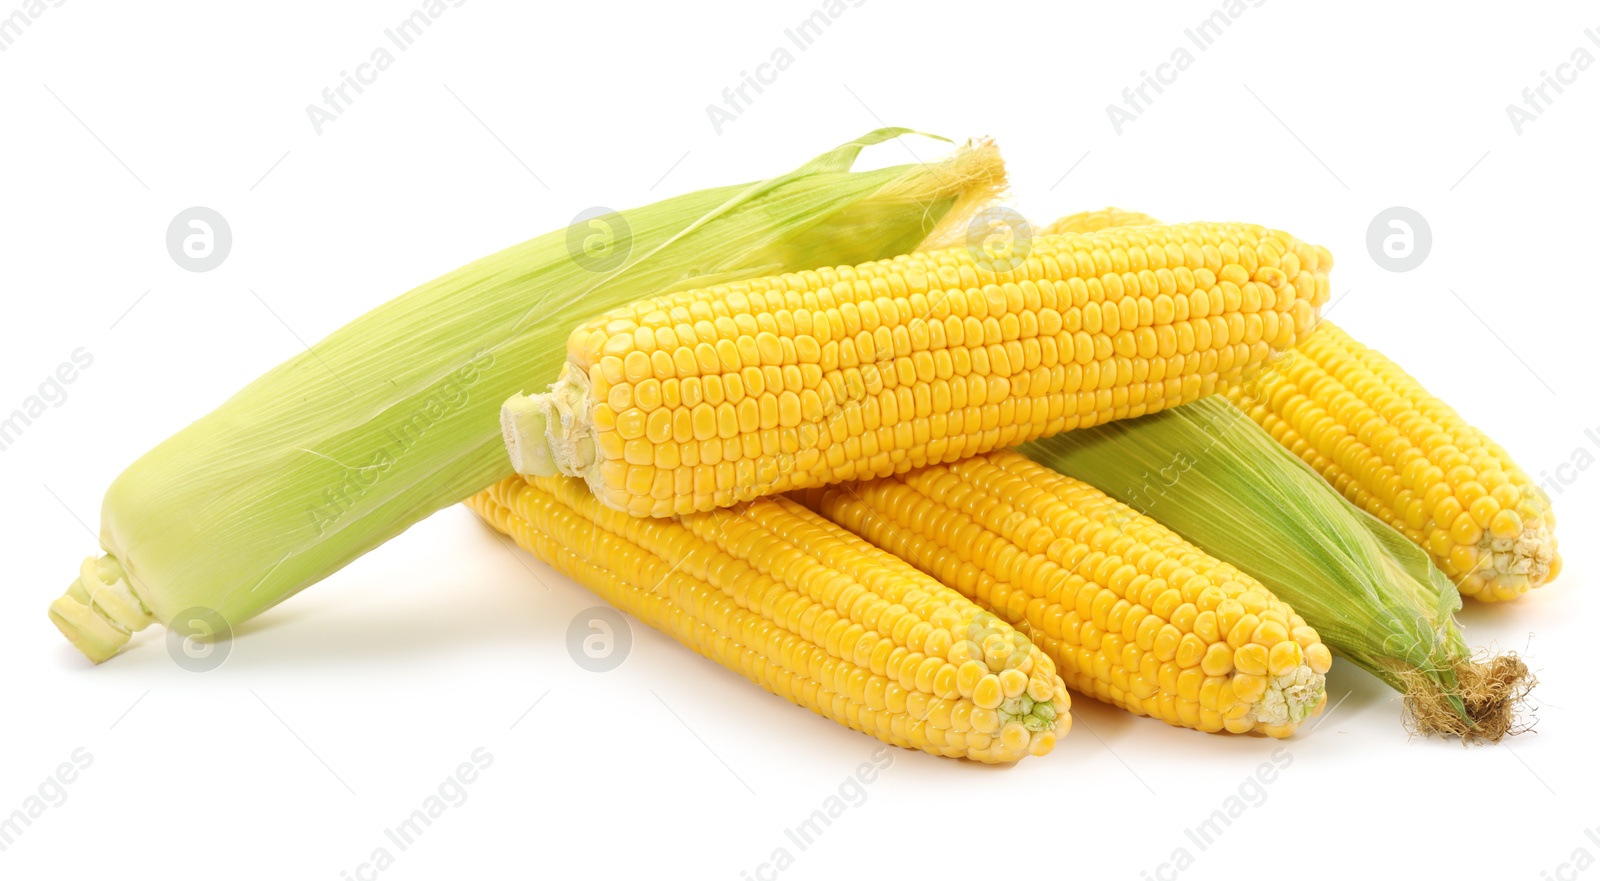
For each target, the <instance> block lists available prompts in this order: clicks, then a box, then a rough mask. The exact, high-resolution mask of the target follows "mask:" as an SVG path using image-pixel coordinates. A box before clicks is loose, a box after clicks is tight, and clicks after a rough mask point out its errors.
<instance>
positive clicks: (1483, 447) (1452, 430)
mask: <svg viewBox="0 0 1600 881" xmlns="http://www.w3.org/2000/svg"><path fill="white" fill-rule="evenodd" d="M1227 395H1228V398H1229V400H1231V401H1233V403H1234V404H1235V405H1236V406H1238V407H1239V408H1240V409H1242V410H1244V411H1245V412H1246V413H1248V414H1250V417H1251V418H1252V419H1254V420H1255V421H1256V422H1257V423H1258V424H1259V425H1261V427H1263V428H1265V429H1266V430H1267V431H1268V432H1270V433H1271V434H1272V436H1273V438H1274V439H1276V440H1277V441H1278V442H1279V443H1281V444H1283V445H1284V446H1285V447H1287V448H1288V449H1289V450H1290V451H1291V452H1293V453H1294V454H1295V455H1297V456H1299V457H1300V458H1301V459H1302V460H1304V461H1305V462H1306V464H1308V465H1310V466H1311V467H1312V468H1313V469H1315V470H1316V471H1317V472H1318V473H1319V474H1321V475H1322V476H1323V477H1324V478H1326V479H1327V481H1328V482H1329V483H1330V484H1332V485H1333V487H1334V488H1335V489H1337V490H1338V491H1339V492H1341V493H1343V494H1344V496H1345V498H1347V499H1349V500H1350V501H1351V502H1353V503H1355V504H1356V505H1357V506H1358V507H1361V508H1363V509H1365V510H1366V511H1367V512H1368V513H1370V514H1372V515H1373V516H1375V517H1377V518H1379V519H1380V520H1383V521H1384V522H1385V523H1388V524H1389V525H1390V526H1392V527H1394V528H1395V529H1397V530H1399V531H1400V532H1401V533H1403V534H1404V535H1405V536H1406V537H1407V538H1409V539H1410V540H1411V541H1413V542H1415V543H1416V544H1418V545H1420V546H1421V547H1422V548H1423V549H1425V550H1427V551H1428V554H1429V556H1431V557H1432V558H1433V561H1434V563H1435V564H1436V565H1437V566H1438V567H1439V568H1440V569H1441V570H1442V571H1443V572H1444V573H1445V574H1446V575H1448V576H1450V578H1451V580H1452V581H1454V582H1455V583H1456V585H1457V587H1459V588H1460V589H1461V593H1462V594H1463V595H1465V596H1470V597H1475V598H1476V599H1479V600H1484V601H1488V602H1493V601H1497V600H1509V599H1514V598H1516V597H1517V596H1520V595H1521V594H1523V593H1524V592H1526V591H1527V590H1529V589H1530V588H1535V587H1538V586H1540V585H1542V584H1544V583H1545V582H1547V581H1549V580H1550V579H1552V578H1554V577H1555V576H1556V574H1557V573H1559V572H1560V571H1561V556H1560V554H1558V553H1557V551H1556V539H1555V533H1554V528H1555V523H1556V520H1555V513H1554V512H1553V511H1552V510H1551V509H1550V501H1549V498H1548V497H1547V496H1546V495H1545V494H1544V492H1543V491H1542V490H1540V489H1539V488H1538V487H1537V486H1536V485H1535V484H1534V482H1533V481H1532V480H1530V479H1529V478H1528V475H1527V474H1524V473H1523V471H1522V469H1520V468H1518V467H1517V465H1516V463H1515V462H1513V461H1512V460H1511V457H1510V455H1508V454H1507V453H1506V451H1505V450H1504V449H1502V448H1501V447H1500V445H1498V444H1496V443H1494V442H1493V441H1491V440H1490V439H1489V438H1488V437H1486V436H1485V435H1484V434H1483V433H1482V432H1480V431H1479V430H1478V429H1476V428H1474V427H1472V426H1471V425H1469V424H1468V423H1467V422H1466V420H1464V419H1462V418H1461V417H1460V416H1459V415H1457V414H1456V412H1455V411H1454V410H1452V409H1451V408H1450V407H1449V406H1448V405H1446V404H1445V403H1444V402H1442V401H1440V400H1439V399H1438V398H1435V397H1433V396H1432V395H1430V394H1428V391H1427V390H1426V389H1424V388H1423V387H1422V385H1421V384H1420V383H1418V382H1417V381H1416V380H1415V379H1412V378H1411V377H1410V376H1409V375H1407V374H1406V372H1405V371H1404V370H1401V369H1400V368H1399V367H1398V366H1397V365H1396V364H1395V363H1394V362H1392V361H1390V360H1389V359H1388V358H1385V357H1384V356H1383V355H1381V354H1379V353H1378V352H1376V351H1373V350H1372V349H1369V348H1367V347H1366V346H1363V345H1362V344H1360V343H1358V342H1356V341H1355V340H1353V339H1351V338H1350V337H1349V335H1347V334H1346V333H1345V332H1344V331H1343V330H1340V329H1339V328H1338V327H1335V326H1334V325H1333V324H1332V323H1331V322H1328V321H1323V322H1322V323H1321V326H1320V327H1319V328H1318V329H1317V331H1316V332H1315V333H1313V334H1312V335H1311V338H1310V339H1309V340H1307V341H1306V342H1304V343H1302V344H1300V346H1299V347H1298V349H1297V350H1296V351H1295V352H1294V353H1292V354H1290V355H1289V356H1287V357H1285V358H1284V359H1282V361H1281V363H1279V364H1275V365H1274V366H1273V367H1272V368H1271V369H1268V370H1262V371H1258V372H1257V373H1256V374H1255V375H1253V376H1250V377H1246V378H1245V379H1244V380H1243V381H1242V382H1239V383H1235V384H1233V385H1231V387H1230V388H1228V390H1227Z"/></svg>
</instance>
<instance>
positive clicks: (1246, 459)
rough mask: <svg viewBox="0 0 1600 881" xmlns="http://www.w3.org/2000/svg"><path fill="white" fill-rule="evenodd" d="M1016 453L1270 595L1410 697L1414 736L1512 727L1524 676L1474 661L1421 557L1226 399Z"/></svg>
mask: <svg viewBox="0 0 1600 881" xmlns="http://www.w3.org/2000/svg"><path fill="white" fill-rule="evenodd" d="M1020 451H1021V452H1022V453H1024V454H1025V455H1027V456H1029V457H1030V458H1032V459H1034V460H1035V461H1037V462H1040V463H1042V464H1045V465H1048V466H1050V467H1051V468H1054V469H1056V470H1058V471H1060V472H1062V473H1063V474H1070V475H1072V476H1073V477H1076V478H1078V479H1079V480H1082V481H1084V482H1086V483H1090V484H1093V485H1094V486H1097V487H1099V488H1100V489H1102V490H1104V491H1105V492H1106V493H1108V494H1109V495H1112V496H1115V497H1116V498H1118V499H1119V500H1121V501H1122V502H1124V503H1126V504H1127V505H1129V506H1130V507H1132V508H1134V509H1136V510H1138V511H1141V512H1143V513H1145V514H1148V515H1150V516H1151V517H1153V518H1155V519H1156V520H1159V521H1160V522H1162V523H1164V524H1166V525H1167V526H1168V527H1170V528H1171V529H1172V530H1173V531H1175V532H1177V533H1178V534H1179V535H1182V536H1183V537H1184V538H1185V539H1187V540H1189V541H1191V542H1193V543H1194V544H1195V545H1196V546H1197V547H1199V548H1201V549H1203V550H1204V551H1206V552H1207V553H1209V554H1212V555H1214V556H1216V557H1218V558H1220V559H1224V560H1228V561H1229V562H1230V563H1232V564H1233V565H1235V566H1238V567H1239V569H1240V570H1242V571H1244V572H1247V573H1249V574H1250V575H1252V576H1254V577H1255V578H1258V579H1260V581H1261V582H1262V583H1264V584H1267V585H1270V586H1271V588H1272V592H1273V593H1274V594H1275V595H1277V596H1278V597H1279V598H1280V599H1283V600H1285V601H1287V602H1288V603H1289V604H1290V605H1292V606H1293V607H1294V610H1295V611H1296V612H1297V613H1299V614H1300V615H1302V616H1304V618H1305V620H1306V621H1307V623H1309V624H1310V626H1312V627H1314V628H1316V632H1317V633H1318V635H1319V636H1320V638H1321V639H1322V640H1323V641H1324V642H1325V643H1326V644H1327V645H1328V647H1330V648H1331V649H1333V651H1334V653H1335V654H1337V655H1342V656H1344V657H1346V658H1348V659H1350V660H1351V661H1353V662H1354V663H1356V664H1357V665H1359V666H1360V667H1362V668H1363V669H1365V670H1367V671H1368V672H1370V673H1372V674H1373V675H1375V676H1377V677H1378V678H1380V679H1382V680H1383V681H1384V682H1386V683H1388V684H1389V685H1391V686H1392V687H1394V688H1395V689H1396V690H1398V691H1400V692H1401V693H1402V694H1404V695H1405V696H1406V708H1407V710H1408V711H1409V714H1410V722H1411V724H1412V726H1413V727H1414V728H1415V729H1416V730H1419V731H1423V732H1430V733H1439V734H1444V735H1447V736H1452V737H1461V738H1463V739H1467V740H1473V739H1479V740H1491V741H1492V740H1498V739H1499V738H1500V737H1502V736H1503V735H1505V734H1507V733H1515V732H1516V731H1517V730H1518V729H1517V727H1516V726H1517V721H1516V715H1517V711H1518V709H1519V707H1520V705H1521V702H1522V700H1523V698H1524V697H1525V696H1526V694H1527V691H1528V689H1529V688H1530V687H1531V686H1532V680H1531V677H1529V675H1528V669H1527V667H1526V666H1525V665H1524V664H1523V663H1522V662H1521V661H1520V660H1518V659H1517V658H1516V657H1515V656H1514V655H1509V654H1507V655H1500V656H1498V657H1492V658H1490V657H1483V658H1474V657H1473V655H1472V652H1471V651H1470V650H1469V649H1468V648H1467V646H1466V642H1465V640H1463V639H1462V636H1461V631H1460V629H1459V628H1458V627H1457V626H1456V622H1455V619H1454V618H1453V617H1452V615H1453V613H1454V612H1455V611H1456V610H1457V609H1459V608H1461V596H1460V594H1458V593H1457V592H1456V589H1455V586H1454V585H1453V584H1451V583H1450V580H1449V579H1448V578H1446V577H1445V575H1444V573H1442V572H1440V571H1439V570H1438V569H1437V568H1435V567H1434V566H1433V564H1432V563H1431V562H1429V560H1428V555H1427V554H1426V553H1424V552H1423V551H1422V549H1421V548H1419V547H1417V546H1416V545H1414V544H1412V543H1411V542H1409V541H1407V540H1406V539H1405V537H1403V536H1401V535H1400V534H1399V533H1397V532H1395V531H1394V530H1393V529H1390V528H1389V527H1388V526H1386V525H1384V524H1383V523H1382V522H1380V521H1379V520H1377V519H1376V518H1374V517H1371V516H1369V515H1368V514H1366V513H1365V512H1363V511H1361V510H1360V509H1358V508H1356V507H1355V506H1354V505H1352V504H1351V503H1350V502H1349V501H1347V500H1346V499H1345V498H1344V497H1343V496H1341V495H1339V494H1338V493H1337V492H1335V491H1334V490H1333V489H1332V488H1331V487H1329V486H1328V485H1327V484H1326V483H1325V482H1323V480H1322V478H1321V477H1320V476H1318V475H1317V474H1316V473H1315V472H1313V471H1312V470H1311V469H1310V468H1308V467H1307V466H1306V465H1305V464H1304V463H1303V462H1301V461H1300V460H1299V459H1297V458H1295V457H1294V456H1293V455H1292V454H1291V453H1290V452H1289V451H1288V450H1286V449H1284V448H1283V447H1282V446H1280V445H1279V444H1278V443H1277V442H1276V441H1274V440H1273V439H1272V436H1271V435H1269V434H1267V432H1266V431H1264V430H1263V429H1262V428H1261V427H1260V426H1258V425H1256V424H1255V423H1254V422H1252V421H1251V420H1250V419H1249V417H1247V416H1245V415H1244V414H1243V413H1241V412H1240V411H1239V410H1238V409H1237V408H1235V407H1234V406H1232V405H1231V404H1229V403H1228V402H1227V400H1225V399H1224V398H1223V397H1221V396H1220V395H1218V396H1213V397H1209V398H1204V399H1201V400H1199V401H1196V402H1195V403H1193V404H1189V405H1187V406H1183V407H1178V408H1176V409H1173V410H1169V411H1167V412H1164V413H1157V414H1154V415H1152V416H1146V417H1144V418H1143V419H1129V420H1125V421H1122V422H1116V423H1112V424H1110V425H1102V426H1097V427H1095V428H1092V429H1089V430H1087V431H1074V432H1067V433H1066V434H1060V435H1056V436H1055V437H1051V438H1046V439H1043V440H1038V441H1034V442H1032V443H1030V444H1027V445H1025V446H1023V447H1022V448H1021V450H1020ZM1232 635H1233V634H1231V633H1230V637H1232ZM1230 641H1231V640H1230Z"/></svg>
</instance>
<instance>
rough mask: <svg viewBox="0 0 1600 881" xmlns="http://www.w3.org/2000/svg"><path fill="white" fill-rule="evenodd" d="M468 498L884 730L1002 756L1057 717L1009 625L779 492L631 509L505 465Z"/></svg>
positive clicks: (784, 683)
mask: <svg viewBox="0 0 1600 881" xmlns="http://www.w3.org/2000/svg"><path fill="white" fill-rule="evenodd" d="M470 504H471V505H472V507H473V508H474V509H475V510H477V511H478V513H479V514H481V515H482V516H483V517H484V519H485V520H487V521H488V522H489V523H490V524H491V525H493V526H494V527H495V528H496V529H499V530H500V531H502V532H504V533H506V534H507V535H510V536H511V537H512V538H514V539H515V540H516V541H517V543H518V544H520V545H522V546H523V547H524V548H526V549H527V550H529V551H531V552H532V553H533V554H534V555H535V556H537V557H539V559H541V560H544V561H545V562H546V563H549V564H550V565H552V566H554V567H555V568H557V569H559V570H561V571H562V572H564V573H565V574H567V575H568V576H570V577H572V578H573V579H574V580H576V581H578V582H579V583H581V584H583V585H584V586H586V587H588V588H589V589H591V590H593V591H594V592H595V593H597V594H599V595H600V596H601V597H602V598H603V599H605V600H606V601H608V602H610V603H611V604H612V605H614V606H617V607H618V608H620V609H623V610H624V611H626V612H629V613H630V614H632V615H634V616H636V617H638V618H639V619H640V620H642V621H644V622H646V623H647V624H649V625H650V626H651V627H654V628H656V629H657V630H660V631H662V632H663V633H666V634H669V635H671V636H672V637H674V638H676V639H677V640H678V641H679V642H682V643H683V644H684V645H687V646H689V647H690V648H692V649H694V650H695V651H697V652H699V653H700V654H702V655H704V656H705V657H708V658H711V659H712V660H715V661H716V662H717V663H719V664H722V665H723V666H725V667H727V668H728V669H730V670H734V671H736V672H738V673H740V674H742V675H743V676H745V678H747V679H749V680H750V681H752V682H754V683H756V684H758V685H760V686H761V687H763V688H765V689H767V690H768V691H770V692H772V693H773V694H777V695H779V696H781V697H784V698H786V699H787V700H789V701H792V702H793V703H796V704H799V705H800V706H802V707H806V708H807V709H810V710H812V711H813V712H816V713H818V714H819V715H822V716H825V717H827V718H829V719H832V720H833V721H835V722H838V723H840V724H841V725H848V726H849V727H851V728H854V729H855V730H857V731H862V732H865V733H867V734H870V735H872V736H874V737H876V738H878V739H879V740H882V741H884V742H885V743H890V744H894V745H895V746H902V747H907V748H911V749H920V750H923V751H925V752H929V753H934V754H936V755H945V756H953V757H962V756H964V757H966V758H970V759H976V760H978V761H981V762H1013V761H1016V760H1017V759H1020V758H1022V757H1023V756H1026V755H1030V754H1032V755H1044V754H1045V753H1047V752H1049V751H1050V749H1051V748H1052V747H1053V746H1054V744H1055V741H1056V738H1057V737H1059V736H1061V735H1063V734H1065V733H1066V731H1067V729H1068V727H1069V726H1070V724H1071V720H1070V717H1069V715H1068V708H1069V706H1070V699H1069V698H1068V697H1067V692H1066V689H1065V687H1064V686H1063V685H1062V682H1061V678H1060V677H1059V676H1057V675H1056V674H1055V671H1054V668H1053V665H1052V664H1051V662H1050V659H1049V658H1047V657H1045V655H1044V654H1043V653H1042V652H1040V651H1039V649H1038V648H1037V647H1035V646H1033V645H1031V644H1030V643H1029V642H1028V640H1027V639H1026V637H1024V636H1023V635H1022V634H1021V633H1018V632H1017V631H1015V630H1013V629H1012V628H1011V627H1010V626H1008V625H1007V624H1005V622H1003V621H1000V620H999V619H997V618H996V617H995V616H993V615H990V614H988V613H986V612H984V611H983V610H981V609H979V608H978V607H977V606H976V605H974V604H973V603H971V602H969V601H968V600H967V599H966V598H965V597H963V596H961V595H960V594H959V593H957V592H955V591H953V590H950V589H949V588H946V587H944V586H942V585H940V584H939V583H938V582H936V581H934V580H933V579H931V578H928V577H927V576H925V575H923V574H922V573H920V572H918V571H917V570H915V569H913V568H912V567H911V566H909V565H907V564H906V563H905V562H903V561H901V560H898V559H896V558H895V557H893V556H891V555H890V554H887V553H885V552H883V551H880V550H878V549H876V548H874V547H872V546H871V545H869V544H867V543H866V542H863V541H861V540H860V539H858V538H856V537H855V536H853V535H851V534H849V533H848V532H845V531H844V530H842V529H840V528H839V527H837V526H835V525H833V524H832V523H829V522H828V521H826V520H824V519H822V518H820V517H818V516H816V515H815V514H813V513H811V512H810V511H807V510H805V509H804V508H802V507H800V506H799V505H797V504H795V503H794V502H791V501H789V500H787V499H782V498H778V499H761V500H758V501H755V502H751V503H748V504H747V505H745V506H743V507H740V508H732V509H726V510H719V511H712V512H709V513H703V514H690V515H686V516H684V517H681V518H647V517H633V516H630V515H628V514H625V513H622V512H620V511H615V510H612V509H610V508H606V507H604V506H603V505H601V504H599V503H598V502H596V501H595V499H594V496H593V495H591V494H590V493H589V490H588V489H587V488H586V487H585V486H584V484H583V481H581V480H576V479H573V478H566V477H553V478H552V477H544V478H535V479H534V480H533V481H532V482H531V483H530V482H527V481H524V480H523V479H522V478H520V477H512V478H507V479H506V480H504V481H501V482H500V483H498V484H495V485H494V486H493V487H491V488H490V489H488V490H485V491H484V492H482V493H479V494H478V495H475V496H473V497H472V499H471V502H470Z"/></svg>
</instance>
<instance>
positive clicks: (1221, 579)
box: [795, 450, 1333, 737]
mask: <svg viewBox="0 0 1600 881" xmlns="http://www.w3.org/2000/svg"><path fill="white" fill-rule="evenodd" d="M795 496H796V498H798V499H799V500H801V501H803V502H804V503H805V504H806V505H807V506H809V507H811V508H813V509H814V510H816V511H818V512H819V513H821V514H823V515H824V516H826V517H827V518H828V519H830V520H832V521H833V522H835V523H837V524H839V525H840V526H843V527H845V528H846V529H849V530H850V531H851V532H854V533H856V534H857V535H860V536H861V537H863V538H866V539H867V540H869V541H871V542H872V543H873V544H875V545H877V546H878V547H880V548H883V549H884V550H887V551H891V552H893V553H894V554H895V555H897V556H899V557H901V558H902V559H904V560H906V561H908V562H912V563H914V564H916V566H917V567H918V568H920V569H922V570H923V571H924V572H927V573H928V574H930V575H933V576H935V577H937V578H938V579H939V580H940V582H942V583H944V584H945V585H947V586H949V587H953V588H956V589H957V590H959V591H961V592H962V593H963V594H964V595H966V596H968V597H970V598H971V599H973V600H975V601H976V602H978V603H979V604H980V605H982V606H983V607H984V608H986V609H988V610H989V611H991V612H993V613H995V614H996V615H999V616H1000V617H1001V618H1003V619H1004V620H1006V621H1007V622H1009V623H1010V624H1012V625H1013V626H1015V627H1016V628H1017V629H1018V630H1020V631H1021V632H1022V633H1024V634H1026V635H1027V636H1028V637H1029V638H1030V639H1032V640H1033V641H1034V642H1035V643H1036V644H1038V646H1039V647H1040V648H1042V649H1044V651H1045V653H1046V654H1047V655H1049V656H1050V657H1051V659H1053V660H1054V661H1055V662H1056V666H1057V668H1058V669H1059V670H1060V671H1061V675H1062V678H1063V679H1064V680H1065V681H1066V683H1067V686H1068V687H1069V688H1072V689H1074V690H1076V691H1078V692H1079V693H1081V694H1087V695H1090V696H1092V697H1095V698H1098V699H1099V700H1102V701H1106V702H1109V703H1112V704H1115V705H1117V706H1119V707H1122V708H1123V709H1126V710H1130V711H1132V712H1134V713H1138V714H1140V715H1149V716H1154V717H1156V718H1158V719H1162V720H1164V721H1166V722H1168V723H1169V724H1172V725H1181V726H1185V727H1188V728H1197V729H1199V730H1201V731H1224V730H1226V731H1231V732H1235V733H1244V732H1250V731H1255V732H1259V733H1263V734H1268V735H1271V736H1273V737H1286V736H1288V735H1289V734H1292V733H1293V732H1294V729H1295V728H1296V727H1297V726H1298V725H1299V724H1300V723H1301V722H1302V721H1304V720H1305V719H1307V718H1308V717H1310V716H1311V715H1313V714H1315V713H1317V712H1318V711H1320V710H1321V708H1322V706H1323V703H1324V702H1325V701H1326V692H1325V689H1324V685H1323V674H1324V673H1326V672H1327V671H1328V667H1329V666H1330V664H1331V663H1332V661H1333V656H1332V655H1331V654H1330V653H1329V651H1328V648H1327V646H1325V645H1323V644H1322V641H1321V639H1320V637H1318V636H1317V632H1316V631H1315V630H1314V629H1312V628H1311V627H1309V626H1307V625H1306V622H1305V621H1304V619H1302V618H1301V617H1300V616H1299V615H1297V614H1295V612H1294V610H1293V609H1291V608H1289V606H1288V605H1287V604H1285V603H1284V602H1282V601H1281V600H1279V599H1278V598H1277V597H1274V596H1273V595H1272V593H1271V592H1270V591H1268V590H1267V589H1266V588H1265V587H1263V586H1262V585H1261V583H1260V582H1258V581H1256V580H1255V579H1254V578H1251V577H1250V576H1248V575H1246V574H1244V573H1242V572H1240V571H1238V570H1237V569H1234V568H1233V567H1232V566H1229V565H1227V564H1226V563H1222V562H1220V561H1218V560H1217V559H1215V558H1213V557H1211V556H1209V555H1207V554H1206V553H1205V552H1203V551H1201V550H1200V549H1198V548H1196V547H1195V546H1193V545H1191V544H1189V543H1188V542H1186V541H1184V540H1183V539H1182V538H1179V537H1178V536H1177V535H1175V534H1174V533H1172V532H1171V531H1170V530H1168V529H1167V528H1166V527H1164V526H1162V525H1161V524H1159V523H1157V522H1155V521H1154V520H1151V519H1150V518H1149V517H1146V516H1144V515H1142V514H1140V513H1138V512H1137V511H1134V510H1133V509H1131V508H1129V507H1127V506H1126V505H1123V504H1122V503H1120V502H1117V501H1115V500H1113V499H1111V498H1109V497H1108V496H1106V495H1105V494H1104V493H1102V492H1101V491H1099V490H1097V489H1095V488H1094V487H1092V486H1089V485H1088V484H1086V483H1082V482H1080V481H1077V480H1073V479H1072V478H1070V477H1066V476H1063V475H1061V474H1058V473H1056V472H1055V471H1052V470H1050V469H1049V468H1046V467H1044V466H1042V465H1039V464H1037V463H1035V462H1033V461H1030V460H1029V459H1027V458H1025V457H1023V456H1020V455H1018V454H1016V453H1014V452H1011V451H1009V450H1006V451H1000V452H995V453H989V454H988V455H984V456H975V457H973V458H970V459H963V460H961V461H960V462H956V463H954V464H951V465H933V466H929V467H927V468H921V469H917V470H915V471H910V472H907V473H905V474H902V475H897V476H895V477H889V478H883V479H879V480H871V481H864V482H861V483H849V484H841V485H838V486H830V487H826V488H823V489H810V490H802V491H800V492H798V493H796V494H795Z"/></svg>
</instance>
